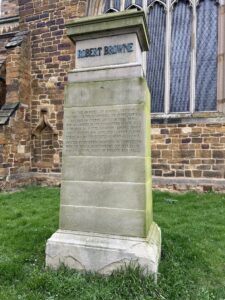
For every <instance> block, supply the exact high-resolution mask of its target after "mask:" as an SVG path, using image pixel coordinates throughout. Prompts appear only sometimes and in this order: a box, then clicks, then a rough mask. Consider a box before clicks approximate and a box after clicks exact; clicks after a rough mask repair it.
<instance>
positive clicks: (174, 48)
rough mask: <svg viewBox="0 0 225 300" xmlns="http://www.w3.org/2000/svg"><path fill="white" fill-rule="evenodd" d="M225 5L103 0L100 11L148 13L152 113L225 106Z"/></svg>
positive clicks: (206, 0)
mask: <svg viewBox="0 0 225 300" xmlns="http://www.w3.org/2000/svg"><path fill="white" fill-rule="evenodd" d="M224 5H225V0H105V1H102V5H101V7H102V9H101V12H99V13H110V12H115V11H122V10H126V9H143V10H145V11H146V16H147V20H148V24H149V32H150V36H151V48H150V51H149V53H148V54H147V79H148V83H149V86H150V90H151V94H152V112H153V113H156V114H158V113H160V114H162V115H168V114H171V113H180V112H186V113H194V112H202V111H203V112H213V111H224V110H225V109H224V105H225V100H224V99H225V95H224V87H222V85H223V84H222V82H223V81H224V80H225V71H224V68H225V67H224V65H225V62H224V60H225V58H224V56H225V55H224V52H225V51H224V42H223V41H221V39H223V38H224V35H225V33H224V32H225V29H224V28H221V26H223V24H224V23H225V20H224V18H225V16H224V14H223V13H221V11H222V12H223V11H224ZM209 12H211V14H210V13H209ZM221 15H222V17H221ZM153 20H154V21H153ZM204 24H205V25H204ZM207 40H208V43H207ZM206 47H207V51H205V50H206ZM204 49H205V50H204ZM221 49H222V50H221ZM221 52H222V53H221ZM206 56H207V57H206ZM220 57H221V58H220ZM221 60H222V63H221ZM162 62H163V63H162ZM218 99H220V102H218ZM221 103H222V104H223V103H224V105H222V104H221Z"/></svg>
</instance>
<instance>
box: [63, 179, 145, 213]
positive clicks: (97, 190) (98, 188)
mask: <svg viewBox="0 0 225 300" xmlns="http://www.w3.org/2000/svg"><path fill="white" fill-rule="evenodd" d="M145 193H146V189H145V183H131V182H118V183H116V182H103V181H101V182H97V181H93V182H92V181H87V182H84V181H77V182H75V181H66V182H64V183H63V184H62V189H61V204H62V205H75V206H91V205H93V203H95V206H96V207H108V208H125V209H134V210H144V209H145V202H144V201H140V199H144V198H145Z"/></svg>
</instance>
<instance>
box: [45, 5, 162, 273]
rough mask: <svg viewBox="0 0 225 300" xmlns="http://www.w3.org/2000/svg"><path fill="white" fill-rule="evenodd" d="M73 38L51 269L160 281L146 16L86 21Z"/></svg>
mask: <svg viewBox="0 0 225 300" xmlns="http://www.w3.org/2000/svg"><path fill="white" fill-rule="evenodd" d="M68 35H69V37H70V38H71V39H72V40H73V41H74V42H75V43H76V69H75V70H73V71H71V72H70V73H69V83H68V86H67V89H66V97H65V98H66V99H65V109H64V111H65V114H64V147H63V173H62V188H61V207H60V225H59V230H58V231H57V232H56V233H55V234H53V236H52V237H51V238H50V239H49V240H48V242H47V246H46V265H47V266H49V267H51V268H54V269H56V268H58V267H59V266H60V265H61V264H63V265H65V266H67V267H69V268H74V269H77V270H87V271H96V272H99V273H102V274H110V273H111V272H112V271H113V270H115V269H118V268H120V267H123V266H125V265H127V264H129V263H133V264H139V265H140V266H141V267H142V268H143V269H144V272H145V273H152V274H154V275H156V274H157V270H158V264H159V259H160V252H161V234H160V229H159V227H158V226H157V225H156V224H155V223H154V222H153V214H152V192H151V157H150V154H151V151H150V150H151V149H150V94H149V90H148V86H147V83H146V79H145V75H144V69H143V52H144V51H148V48H149V36H148V31H147V25H146V20H145V15H144V12H142V11H127V12H121V13H112V14H107V15H103V16H98V17H91V18H90V17H88V18H82V19H79V20H76V21H74V22H73V23H71V24H69V25H68Z"/></svg>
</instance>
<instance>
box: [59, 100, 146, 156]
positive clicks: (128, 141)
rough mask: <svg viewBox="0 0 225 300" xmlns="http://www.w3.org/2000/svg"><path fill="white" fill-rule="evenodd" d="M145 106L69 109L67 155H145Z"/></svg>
mask: <svg viewBox="0 0 225 300" xmlns="http://www.w3.org/2000/svg"><path fill="white" fill-rule="evenodd" d="M143 126H144V117H143V105H133V106H119V107H116V108H115V107H84V108H70V109H68V108H67V109H65V133H64V134H65V136H64V154H65V155H71V156H77V155H90V156H92V155H93V156H97V155H106V156H107V155H108V156H110V155H112V156H117V155H130V156H132V155H142V154H144V153H143V149H144V145H143V141H144V140H145V139H144V137H143V134H144V128H143Z"/></svg>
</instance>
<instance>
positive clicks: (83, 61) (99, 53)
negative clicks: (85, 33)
mask: <svg viewBox="0 0 225 300" xmlns="http://www.w3.org/2000/svg"><path fill="white" fill-rule="evenodd" d="M141 62H142V53H141V49H140V46H139V43H138V39H137V35H136V34H135V33H133V34H126V35H119V36H110V37H104V38H96V39H91V40H85V41H78V42H77V45H76V67H77V69H81V68H90V67H100V66H110V65H118V64H131V63H141Z"/></svg>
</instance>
